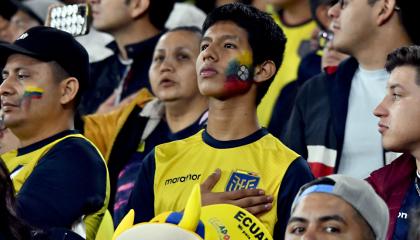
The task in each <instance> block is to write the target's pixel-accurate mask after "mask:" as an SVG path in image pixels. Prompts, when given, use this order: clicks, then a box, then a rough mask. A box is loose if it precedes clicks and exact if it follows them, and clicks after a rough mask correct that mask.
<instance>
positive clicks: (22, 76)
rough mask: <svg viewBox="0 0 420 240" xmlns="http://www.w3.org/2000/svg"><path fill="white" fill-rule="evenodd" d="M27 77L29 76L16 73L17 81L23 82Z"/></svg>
mask: <svg viewBox="0 0 420 240" xmlns="http://www.w3.org/2000/svg"><path fill="white" fill-rule="evenodd" d="M28 77H29V75H28V74H23V73H18V75H17V79H18V80H25V79H27V78H28Z"/></svg>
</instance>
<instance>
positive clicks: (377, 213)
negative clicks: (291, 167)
mask: <svg viewBox="0 0 420 240" xmlns="http://www.w3.org/2000/svg"><path fill="white" fill-rule="evenodd" d="M312 193H326V194H331V195H334V196H337V197H339V198H341V199H343V200H344V201H346V202H347V203H348V204H350V205H351V206H352V207H353V208H354V209H355V210H356V211H357V212H358V213H359V214H360V215H361V216H362V217H363V218H364V219H365V221H366V222H367V223H368V224H369V226H370V227H371V229H372V230H373V232H374V234H375V237H376V239H377V240H384V239H385V238H386V234H387V230H388V223H389V211H388V207H387V205H386V203H385V202H384V201H383V200H382V198H381V197H379V195H378V194H376V192H375V190H374V189H373V188H372V186H370V185H369V184H368V183H367V182H366V181H364V180H360V179H356V178H353V177H349V176H344V175H341V174H335V175H330V176H327V177H323V178H319V179H316V180H314V181H312V182H309V183H307V184H305V185H303V186H302V187H301V188H300V189H299V192H298V194H297V195H296V197H295V200H294V201H293V205H292V212H293V211H294V209H295V207H296V206H297V205H298V204H299V202H300V201H301V200H302V198H303V197H305V196H307V195H309V194H312Z"/></svg>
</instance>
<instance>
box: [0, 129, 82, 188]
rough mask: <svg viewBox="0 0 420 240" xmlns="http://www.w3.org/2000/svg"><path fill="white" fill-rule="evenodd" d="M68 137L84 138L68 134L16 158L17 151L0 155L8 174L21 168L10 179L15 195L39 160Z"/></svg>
mask: <svg viewBox="0 0 420 240" xmlns="http://www.w3.org/2000/svg"><path fill="white" fill-rule="evenodd" d="M70 137H80V138H84V137H83V136H82V135H80V134H70V135H67V136H65V137H63V138H60V139H57V140H55V141H54V142H52V143H50V144H47V145H45V146H44V147H42V148H39V149H37V150H36V151H33V152H31V153H28V154H24V155H21V156H17V151H16V150H13V151H11V152H9V153H5V154H3V155H1V157H2V158H3V159H4V162H5V164H6V167H7V169H8V170H9V172H13V170H15V169H16V168H17V167H18V166H23V167H22V168H21V169H20V170H19V172H18V173H17V174H16V175H14V176H13V178H12V182H13V186H14V188H15V192H16V193H18V192H19V191H20V189H21V188H22V185H23V184H24V183H25V181H26V179H27V178H28V177H29V175H31V173H32V170H33V169H34V168H35V166H36V165H37V164H38V161H39V159H41V158H42V157H43V156H44V155H45V154H46V153H47V152H48V151H49V150H50V149H51V148H52V147H53V146H54V145H56V144H57V143H59V142H61V141H62V140H64V139H66V138H70Z"/></svg>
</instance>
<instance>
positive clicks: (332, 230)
mask: <svg viewBox="0 0 420 240" xmlns="http://www.w3.org/2000/svg"><path fill="white" fill-rule="evenodd" d="M325 231H326V232H327V233H340V232H341V230H340V228H338V227H333V226H328V227H326V228H325Z"/></svg>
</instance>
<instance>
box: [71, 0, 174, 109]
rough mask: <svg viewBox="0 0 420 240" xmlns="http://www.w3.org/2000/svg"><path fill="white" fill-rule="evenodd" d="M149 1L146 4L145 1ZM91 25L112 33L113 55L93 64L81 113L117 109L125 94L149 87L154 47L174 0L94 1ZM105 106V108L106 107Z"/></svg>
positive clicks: (110, 46)
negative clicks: (149, 72) (99, 109)
mask: <svg viewBox="0 0 420 240" xmlns="http://www.w3.org/2000/svg"><path fill="white" fill-rule="evenodd" d="M142 3H146V4H142ZM90 4H91V5H92V17H93V20H92V26H93V27H94V28H95V29H96V30H98V31H102V32H105V33H108V34H110V35H112V37H113V38H114V40H115V41H113V42H111V43H110V44H108V45H107V47H108V48H109V49H111V50H112V52H113V54H112V55H111V56H109V57H107V58H105V59H103V60H101V61H98V62H95V63H92V64H91V75H90V76H91V82H90V84H89V87H88V88H89V91H87V92H86V93H85V94H84V95H83V97H82V100H81V104H80V106H79V111H80V114H81V115H82V116H83V115H86V114H92V113H96V112H97V110H98V108H99V106H101V105H102V110H103V112H109V111H111V110H114V109H115V107H116V106H117V105H118V104H119V103H120V102H121V101H122V100H123V99H125V98H126V97H128V96H131V95H132V94H135V93H136V92H137V91H139V90H140V89H142V88H144V87H146V88H148V89H150V84H149V81H148V71H149V68H150V65H151V62H152V55H153V49H154V48H155V46H156V43H157V41H158V40H159V38H160V37H161V36H162V34H163V33H164V32H165V22H166V20H167V19H168V17H169V15H170V13H171V11H172V9H173V6H174V4H175V1H174V0H149V1H147V2H141V1H139V0H130V1H114V0H91V1H90ZM105 109H106V110H105Z"/></svg>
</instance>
